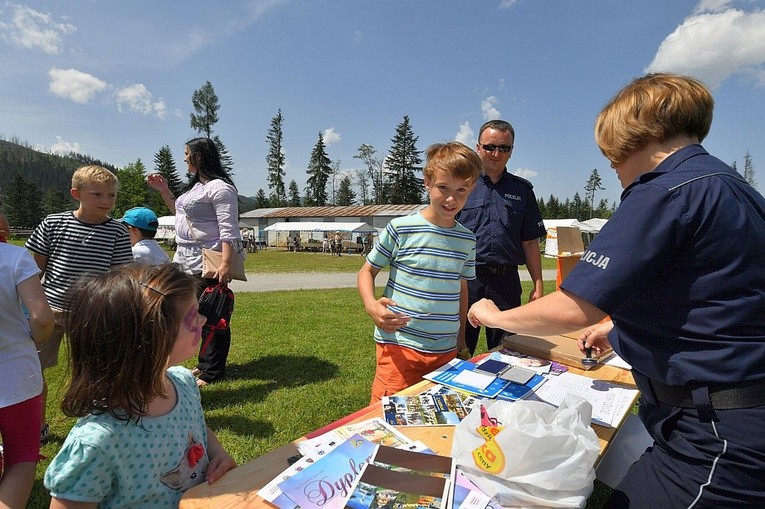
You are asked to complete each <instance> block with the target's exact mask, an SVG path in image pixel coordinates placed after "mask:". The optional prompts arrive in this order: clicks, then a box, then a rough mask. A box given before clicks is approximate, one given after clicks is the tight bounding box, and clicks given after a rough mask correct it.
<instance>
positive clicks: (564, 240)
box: [545, 226, 584, 289]
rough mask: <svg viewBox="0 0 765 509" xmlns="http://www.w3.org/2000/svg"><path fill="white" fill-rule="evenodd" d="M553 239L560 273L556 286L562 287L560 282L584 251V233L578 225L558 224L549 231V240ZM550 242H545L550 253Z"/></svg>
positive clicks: (556, 279)
mask: <svg viewBox="0 0 765 509" xmlns="http://www.w3.org/2000/svg"><path fill="white" fill-rule="evenodd" d="M551 237H554V239H553V245H554V249H555V253H556V254H555V256H557V258H558V263H557V269H558V273H557V276H556V278H555V281H556V288H557V289H560V284H561V283H562V282H563V280H564V279H566V276H568V273H569V272H571V269H573V268H574V266H575V265H576V264H577V263H578V262H579V258H581V257H582V253H584V242H582V233H581V231H580V230H579V227H578V226H558V227H557V228H550V230H548V233H547V242H548V243H549V242H550V241H551ZM548 243H546V244H545V254H548V248H551V247H552V246H550V245H549V244H548Z"/></svg>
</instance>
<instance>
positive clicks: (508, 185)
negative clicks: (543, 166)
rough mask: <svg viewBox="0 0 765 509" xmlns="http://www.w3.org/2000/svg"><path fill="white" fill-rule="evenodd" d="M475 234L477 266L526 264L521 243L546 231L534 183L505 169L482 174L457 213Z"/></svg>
mask: <svg viewBox="0 0 765 509" xmlns="http://www.w3.org/2000/svg"><path fill="white" fill-rule="evenodd" d="M457 220H458V221H459V222H460V223H461V224H462V225H464V226H466V227H467V228H468V229H469V230H471V231H472V232H473V233H475V236H476V265H523V264H524V263H526V254H525V253H524V251H523V246H522V245H521V242H522V241H524V240H532V239H537V238H539V237H541V236H543V235H545V234H546V230H545V227H544V223H543V222H542V215H541V214H540V212H539V205H538V204H537V199H536V197H535V196H534V191H533V186H532V185H531V182H529V181H528V180H526V179H522V178H520V177H516V176H515V175H512V174H510V173H508V172H507V170H505V171H504V173H503V174H502V177H501V178H500V179H499V181H498V182H497V183H496V185H495V184H494V183H492V181H491V179H490V178H489V177H488V176H486V175H482V176H480V177H478V181H477V182H476V185H475V189H473V192H472V193H470V196H469V197H468V199H467V202H466V203H465V206H464V207H463V208H462V210H461V211H460V213H459V215H458V216H457Z"/></svg>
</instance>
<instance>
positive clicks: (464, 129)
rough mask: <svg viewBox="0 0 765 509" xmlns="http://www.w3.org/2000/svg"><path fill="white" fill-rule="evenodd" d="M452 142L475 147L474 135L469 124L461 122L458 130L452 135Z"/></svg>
mask: <svg viewBox="0 0 765 509" xmlns="http://www.w3.org/2000/svg"><path fill="white" fill-rule="evenodd" d="M454 140H455V141H459V142H460V143H464V144H465V145H467V146H468V147H473V146H474V145H475V133H474V132H473V128H472V127H470V122H463V123H461V124H460V130H459V131H457V134H455V135H454Z"/></svg>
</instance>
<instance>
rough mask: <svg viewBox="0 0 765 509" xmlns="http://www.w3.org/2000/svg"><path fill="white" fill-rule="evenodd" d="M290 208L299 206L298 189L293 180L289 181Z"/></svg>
mask: <svg viewBox="0 0 765 509" xmlns="http://www.w3.org/2000/svg"><path fill="white" fill-rule="evenodd" d="M289 197H290V201H289V204H290V207H299V206H300V188H298V185H297V182H295V180H294V179H293V180H291V181H290V192H289Z"/></svg>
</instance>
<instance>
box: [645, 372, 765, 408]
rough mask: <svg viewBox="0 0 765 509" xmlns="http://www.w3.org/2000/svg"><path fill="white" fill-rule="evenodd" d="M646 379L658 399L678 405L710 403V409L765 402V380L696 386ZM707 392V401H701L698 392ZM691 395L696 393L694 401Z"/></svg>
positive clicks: (695, 406)
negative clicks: (668, 383)
mask: <svg viewBox="0 0 765 509" xmlns="http://www.w3.org/2000/svg"><path fill="white" fill-rule="evenodd" d="M648 383H649V384H650V386H651V390H652V391H653V394H654V396H655V397H656V399H657V400H658V401H661V402H662V403H666V404H667V405H672V406H676V407H680V408H698V407H699V406H707V407H708V406H709V405H710V403H711V408H712V410H734V409H737V408H752V407H757V406H762V405H765V380H759V381H757V382H739V383H736V384H735V385H733V384H731V385H725V386H719V385H710V386H702V387H698V388H692V387H686V386H681V385H666V384H664V383H662V382H659V381H657V380H652V379H648ZM706 393H708V394H709V397H708V398H709V399H708V401H706V402H704V401H700V400H699V397H700V395H701V396H703V398H704V399H706ZM694 396H696V398H695V401H694Z"/></svg>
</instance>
